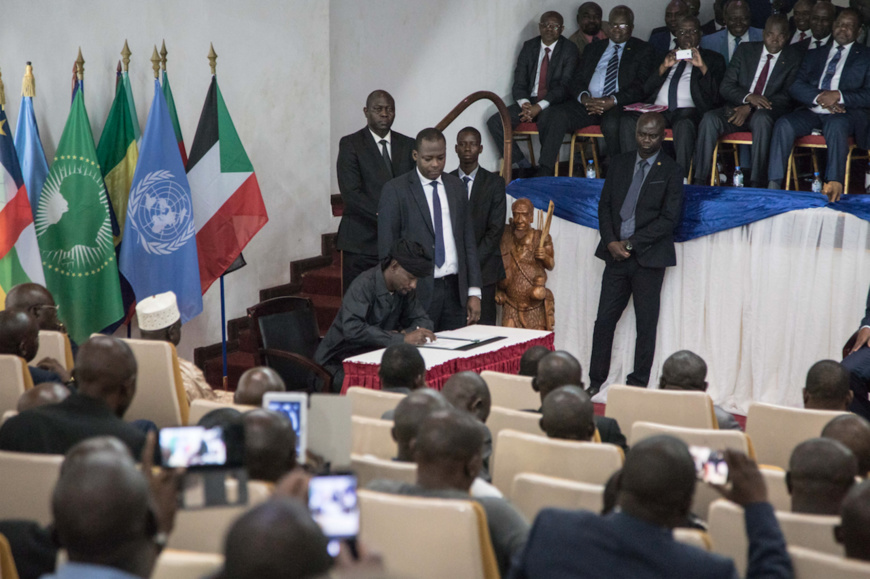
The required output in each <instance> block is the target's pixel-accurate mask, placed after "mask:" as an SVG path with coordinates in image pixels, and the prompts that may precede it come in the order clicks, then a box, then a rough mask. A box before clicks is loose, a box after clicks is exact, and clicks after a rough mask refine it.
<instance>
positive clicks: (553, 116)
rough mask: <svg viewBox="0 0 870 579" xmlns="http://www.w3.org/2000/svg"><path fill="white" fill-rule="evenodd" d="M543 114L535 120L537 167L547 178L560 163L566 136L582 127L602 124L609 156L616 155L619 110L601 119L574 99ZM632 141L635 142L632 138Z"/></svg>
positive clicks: (620, 110)
mask: <svg viewBox="0 0 870 579" xmlns="http://www.w3.org/2000/svg"><path fill="white" fill-rule="evenodd" d="M544 113H548V114H547V115H544V114H543V113H541V114H540V115H539V117H538V133H539V134H540V138H541V161H540V163H539V165H540V166H541V168H542V169H544V170H545V171H546V172H547V173H548V174H549V175H552V174H553V170H554V169H555V167H556V163H557V162H558V161H559V151H560V150H561V148H562V140H563V139H564V138H565V135H566V134H567V133H573V132H574V131H576V130H577V129H582V128H583V127H588V126H590V125H601V132H602V134H603V135H604V144H605V147H606V151H607V152H608V154H610V155H613V154H615V153H618V152H619V119H620V117H621V116H622V109H621V108H620V107H613V108H612V109H610V110H609V111H607V112H606V113H604V114H603V115H601V116H599V115H590V114H589V113H588V112H587V111H586V107H584V106H583V105H582V104H580V103H579V102H577V101H576V100H571V101H568V102H564V103H561V104H558V105H554V106H551V107H548V108H547V109H546V110H545V111H544ZM632 142H634V137H633V136H632ZM602 154H603V152H602Z"/></svg>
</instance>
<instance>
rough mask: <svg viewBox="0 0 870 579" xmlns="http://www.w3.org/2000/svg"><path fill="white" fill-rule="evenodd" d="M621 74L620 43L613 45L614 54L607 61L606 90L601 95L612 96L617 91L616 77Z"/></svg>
mask: <svg viewBox="0 0 870 579" xmlns="http://www.w3.org/2000/svg"><path fill="white" fill-rule="evenodd" d="M618 75H619V45H618V44H614V45H613V56H611V57H610V60H609V61H608V62H607V74H605V76H604V92H603V93H602V94H601V96H603V97H606V96H610V95H612V94H613V93H615V92H616V78H617V76H618Z"/></svg>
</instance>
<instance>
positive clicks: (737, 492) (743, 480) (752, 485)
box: [714, 449, 767, 507]
mask: <svg viewBox="0 0 870 579" xmlns="http://www.w3.org/2000/svg"><path fill="white" fill-rule="evenodd" d="M725 462H727V463H728V480H729V481H730V482H731V488H730V489H726V488H725V487H721V486H714V488H715V489H716V490H717V491H719V492H720V493H721V494H722V496H723V497H725V498H726V499H728V500H729V501H732V502H735V503H737V504H738V505H740V506H741V507H745V506H746V505H750V504H752V503H764V502H767V487H766V486H765V485H764V477H762V476H761V471H759V470H758V466H756V464H755V461H754V460H752V459H750V458H749V457H748V456H746V455H745V454H743V453H742V452H740V451H737V450H731V449H728V450H726V451H725Z"/></svg>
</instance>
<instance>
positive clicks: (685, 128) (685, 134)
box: [619, 107, 713, 176]
mask: <svg viewBox="0 0 870 579" xmlns="http://www.w3.org/2000/svg"><path fill="white" fill-rule="evenodd" d="M662 116H663V117H664V118H665V124H666V127H667V128H669V129H672V130H673V132H674V153H675V154H674V158H675V159H676V161H677V164H678V165H679V166H680V167H682V169H683V175H684V176H688V174H689V166H690V165H691V164H692V156H693V155H694V154H695V140H696V139H697V137H698V124H699V123H700V122H701V113H699V112H698V109H696V108H694V107H692V108H683V109H676V110H674V111H665V112H663V113H662ZM639 118H640V113H636V112H630V113H629V112H627V113H623V115H622V119H621V120H620V122H619V142H620V144H621V145H622V152H623V153H627V152H629V151H635V150H637V140H636V139H635V136H634V133H635V129H636V128H637V119H639ZM710 154H711V155H712V154H713V152H712V151H710Z"/></svg>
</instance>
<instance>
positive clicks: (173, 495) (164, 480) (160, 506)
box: [140, 431, 184, 534]
mask: <svg viewBox="0 0 870 579" xmlns="http://www.w3.org/2000/svg"><path fill="white" fill-rule="evenodd" d="M156 446H157V433H155V432H154V431H151V432H149V433H148V434H147V435H146V436H145V446H144V447H143V448H142V456H141V457H140V462H141V464H142V474H143V475H144V476H145V480H146V481H148V489H149V490H150V494H151V502H152V504H153V506H154V515H155V517H156V519H157V530H158V531H159V532H161V533H167V534H169V533H170V532H172V529H173V527H174V526H175V513H176V511H178V489H179V486H180V484H181V477H182V476H183V475H184V469H183V468H173V469H166V468H164V469H160V471H159V472H158V473H157V474H155V473H154V470H155V469H154V448H155V447H156Z"/></svg>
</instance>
